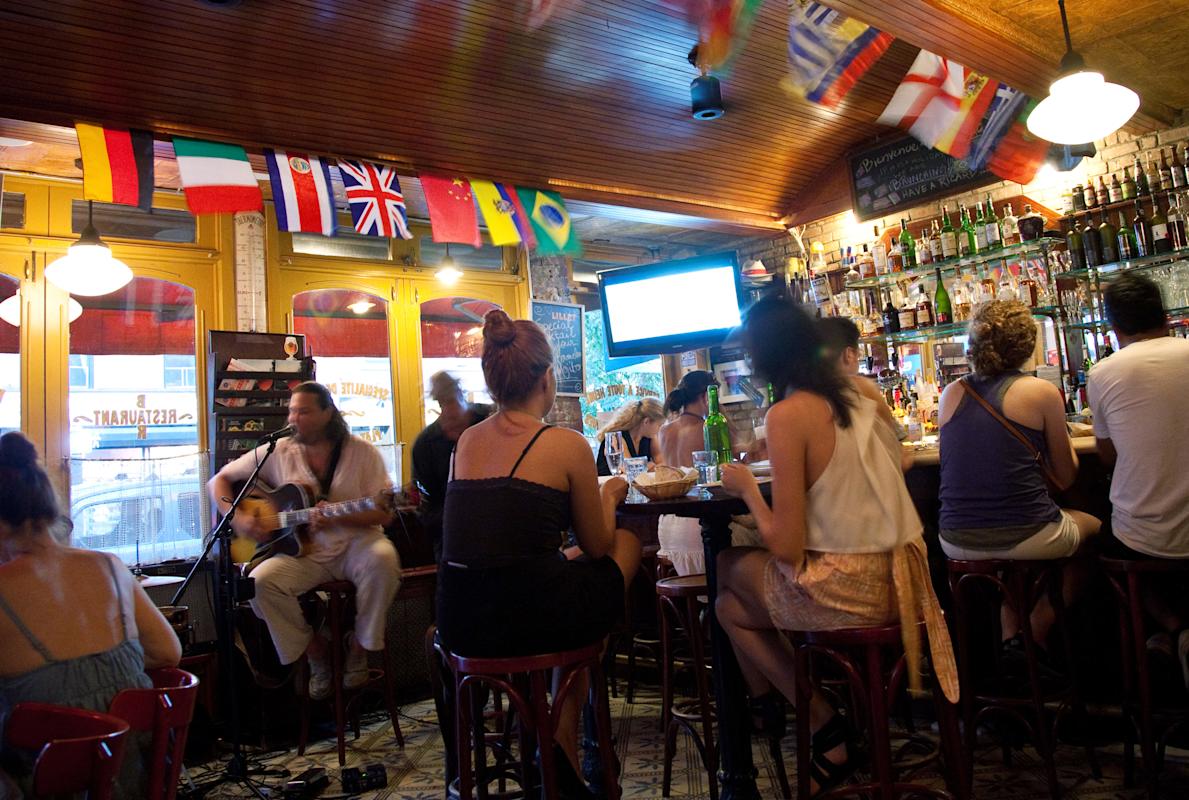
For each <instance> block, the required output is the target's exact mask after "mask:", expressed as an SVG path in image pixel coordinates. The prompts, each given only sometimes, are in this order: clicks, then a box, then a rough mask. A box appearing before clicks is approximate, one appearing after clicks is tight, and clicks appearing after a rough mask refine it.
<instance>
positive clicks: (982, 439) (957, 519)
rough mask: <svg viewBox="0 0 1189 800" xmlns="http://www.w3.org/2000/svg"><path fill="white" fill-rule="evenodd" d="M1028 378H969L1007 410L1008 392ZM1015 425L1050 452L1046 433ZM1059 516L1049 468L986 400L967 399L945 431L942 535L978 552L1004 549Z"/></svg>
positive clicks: (999, 407)
mask: <svg viewBox="0 0 1189 800" xmlns="http://www.w3.org/2000/svg"><path fill="white" fill-rule="evenodd" d="M1022 377H1023V375H1022V374H1021V373H1019V372H1009V373H1006V374H1004V375H999V376H996V377H994V378H979V377H977V376H975V377H972V378H970V379H969V383H970V388H972V389H974V390H975V391H976V392H978V393H979V395H980V396H981V397H982V398H983V399H984V400H986V401H987V403H989V404H990V405H991V407H992V408H994V409H995V410H996V411H998V412H999V413H1000V414H1003V398H1004V397H1005V396H1006V395H1007V390H1008V389H1010V388H1011V386H1012V384H1014V383H1015V382H1016V381H1017V380H1019V379H1020V378H1022ZM1005 416H1006V415H1005ZM1009 421H1010V420H1009ZM1013 424H1014V425H1015V426H1016V427H1017V428H1018V429H1019V430H1020V432H1021V433H1023V434H1024V435H1025V436H1026V437H1028V440H1029V441H1030V442H1032V444H1033V446H1034V447H1036V449H1037V450H1039V451H1040V453H1041V454H1042V455H1047V453H1048V446H1047V444H1046V442H1045V437H1044V431H1038V430H1036V429H1035V428H1029V427H1027V426H1024V425H1021V424H1019V423H1018V422H1013ZM1060 517H1061V510H1060V509H1059V508H1058V507H1057V504H1056V503H1054V502H1053V498H1052V497H1051V496H1050V495H1049V490H1048V487H1047V486H1046V485H1045V479H1044V473H1043V472H1042V471H1041V469H1040V465H1039V464H1037V463H1036V459H1035V458H1033V456H1032V453H1030V452H1029V451H1028V448H1027V447H1025V446H1024V443H1023V442H1021V441H1020V440H1018V439H1016V437H1014V436H1013V435H1012V434H1011V433H1009V432H1008V431H1007V429H1006V428H1004V427H1003V425H1002V424H1001V423H1000V422H999V421H998V420H996V419H995V418H994V417H992V416H991V415H990V414H988V413H987V411H986V409H984V408H983V407H982V406H981V405H979V404H978V403H976V402H975V401H974V400H972V399H970V398H967V397H963V399H962V402H961V403H960V404H959V405H958V409H957V410H956V411H955V412H954V415H953V416H952V417H950V420H949V421H948V422H947V423H946V424H945V425H943V426H942V428H941V519H940V526H941V538H942V539H944V540H945V541H947V542H949V543H950V544H954V545H957V546H959V547H965V548H970V549H974V550H1006V549H1009V548H1011V547H1014V546H1015V545H1017V544H1019V543H1020V542H1022V541H1024V540H1025V539H1027V538H1028V537H1030V536H1032V535H1033V534H1035V533H1036V532H1037V531H1039V530H1040V529H1041V528H1043V527H1044V526H1046V525H1048V524H1049V523H1050V522H1054V521H1056V520H1058V519H1060Z"/></svg>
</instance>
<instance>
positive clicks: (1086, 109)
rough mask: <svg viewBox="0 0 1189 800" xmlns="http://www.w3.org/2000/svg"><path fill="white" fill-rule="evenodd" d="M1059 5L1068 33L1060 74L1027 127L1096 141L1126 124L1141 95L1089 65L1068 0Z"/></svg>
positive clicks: (1045, 135) (1060, 138)
mask: <svg viewBox="0 0 1189 800" xmlns="http://www.w3.org/2000/svg"><path fill="white" fill-rule="evenodd" d="M1057 5H1058V7H1059V8H1060V9H1061V29H1062V31H1064V33H1065V55H1064V56H1063V57H1062V58H1061V76H1060V77H1059V78H1057V80H1055V81H1053V83H1052V85H1051V86H1049V96H1048V97H1046V98H1045V99H1044V100H1042V101H1041V102H1040V105H1038V106H1037V107H1036V108H1034V109H1033V110H1032V113H1031V114H1030V115H1029V116H1028V130H1029V131H1031V132H1032V133H1033V135H1035V136H1039V137H1040V138H1041V139H1047V140H1048V141H1050V142H1056V143H1057V144H1082V143H1084V142H1094V141H1097V140H1099V139H1101V138H1103V137H1104V136H1107V135H1108V134H1111V133H1114V132H1115V131H1117V130H1119V128H1122V127H1123V126H1124V125H1125V124H1127V120H1129V119H1131V117H1132V115H1134V114H1135V112H1136V111H1137V110H1138V109H1139V95H1137V94H1136V93H1135V92H1133V91H1131V90H1130V89H1128V88H1127V87H1126V86H1120V85H1119V84H1117V83H1107V82H1106V79H1105V78H1103V77H1102V73H1101V72H1095V71H1093V70H1090V69H1087V68H1086V62H1085V61H1083V60H1082V57H1081V56H1080V55H1078V54H1077V53H1076V52H1075V51H1074V49H1073V43H1072V42H1071V41H1070V39H1069V21H1068V20H1067V19H1066V17H1065V0H1057Z"/></svg>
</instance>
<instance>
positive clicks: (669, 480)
mask: <svg viewBox="0 0 1189 800" xmlns="http://www.w3.org/2000/svg"><path fill="white" fill-rule="evenodd" d="M697 482H698V471H697V470H696V469H689V468H684V467H670V466H667V465H659V466H657V467H656V469H654V470H653V471H651V472H645V473H643V474H642V475H638V476H637V477H636V480H635V481H634V485H635V487H636V488H637V489H639V490H640V492H641V494H643V495H644V496H645V497H647V498H648V499H649V500H672V499H674V498H676V497H681V496H682V495H684V494H686V493H687V492H689V490H690V489H692V488H694V484H695V483H697Z"/></svg>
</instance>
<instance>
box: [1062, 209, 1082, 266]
mask: <svg viewBox="0 0 1189 800" xmlns="http://www.w3.org/2000/svg"><path fill="white" fill-rule="evenodd" d="M1065 246H1066V248H1067V249H1068V250H1069V264H1070V267H1071V268H1072V269H1085V268H1086V250H1085V248H1084V247H1083V242H1082V232H1081V230H1079V229H1078V224H1077V222H1076V221H1074V220H1070V222H1069V230H1067V231H1066V232H1065Z"/></svg>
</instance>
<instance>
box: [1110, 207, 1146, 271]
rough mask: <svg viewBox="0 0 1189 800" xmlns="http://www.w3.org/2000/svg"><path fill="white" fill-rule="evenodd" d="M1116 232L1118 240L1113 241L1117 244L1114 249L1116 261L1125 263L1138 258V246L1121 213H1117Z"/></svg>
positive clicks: (1133, 233)
mask: <svg viewBox="0 0 1189 800" xmlns="http://www.w3.org/2000/svg"><path fill="white" fill-rule="evenodd" d="M1118 231H1119V234H1118V238H1116V240H1115V241H1116V242H1117V244H1118V246H1117V247H1116V248H1115V251H1116V252H1115V256H1116V258H1117V260H1119V261H1127V260H1129V259H1132V258H1137V257H1139V255H1140V252H1139V244H1138V243H1136V241H1135V232H1134V231H1132V230H1131V226H1130V225H1129V224H1128V223H1127V218H1126V217H1124V216H1123V212H1122V211H1120V212H1119V228H1118Z"/></svg>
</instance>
